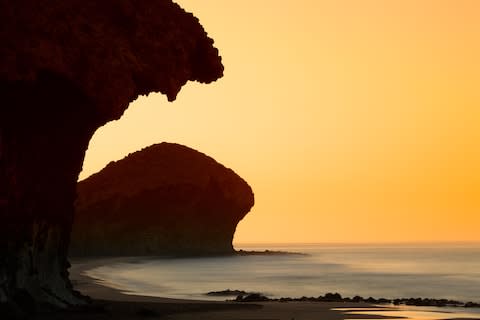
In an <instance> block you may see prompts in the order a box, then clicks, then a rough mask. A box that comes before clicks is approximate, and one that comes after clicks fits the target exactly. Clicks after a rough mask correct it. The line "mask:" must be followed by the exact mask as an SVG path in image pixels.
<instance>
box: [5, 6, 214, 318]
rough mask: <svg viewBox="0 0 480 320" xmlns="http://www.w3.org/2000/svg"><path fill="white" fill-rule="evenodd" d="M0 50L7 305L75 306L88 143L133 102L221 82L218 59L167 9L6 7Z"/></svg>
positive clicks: (199, 32)
mask: <svg viewBox="0 0 480 320" xmlns="http://www.w3.org/2000/svg"><path fill="white" fill-rule="evenodd" d="M0 43H1V46H0V96H1V97H2V100H1V107H0V303H6V304H7V305H8V306H10V307H11V309H16V310H19V309H25V308H26V307H28V308H30V309H33V308H35V307H36V306H39V305H44V304H46V305H50V306H57V307H61V308H64V307H67V306H70V305H80V304H83V303H85V300H84V299H83V298H82V297H80V296H79V295H78V294H76V293H75V292H73V291H72V289H71V285H70V281H69V280H68V271H67V269H68V261H67V249H68V245H69V237H70V231H71V225H72V220H73V203H74V200H75V195H76V184H77V177H78V174H79V172H80V171H81V167H82V162H83V158H84V153H85V150H86V148H87V146H88V142H89V140H90V138H91V136H92V135H93V133H94V132H95V130H96V129H97V128H98V127H100V126H102V125H104V124H105V123H107V122H108V121H111V120H114V119H118V118H119V117H120V116H121V115H122V113H123V112H124V110H125V109H126V108H127V106H128V104H129V103H130V102H131V101H132V100H134V99H135V98H136V97H137V96H138V95H142V94H148V93H149V92H153V91H155V92H161V93H163V94H166V95H167V96H168V99H169V100H173V99H174V98H175V96H176V94H177V93H178V92H179V90H180V88H181V87H182V85H184V84H185V83H186V82H187V81H189V80H192V81H199V82H203V83H208V82H211V81H214V80H216V79H217V78H219V77H221V76H222V72H223V66H222V64H221V59H220V57H219V56H218V51H217V49H215V48H214V47H213V40H212V39H210V38H209V37H208V36H207V34H206V33H205V31H204V30H203V28H202V26H201V25H200V23H199V22H198V20H197V19H196V18H195V17H194V16H193V15H192V14H189V13H186V12H185V11H184V10H183V9H181V8H180V7H179V6H178V5H176V4H174V3H173V2H171V1H170V0H150V1H133V0H102V1H83V0H69V1H64V0H50V1H35V0H16V1H10V0H0ZM10 307H9V308H10Z"/></svg>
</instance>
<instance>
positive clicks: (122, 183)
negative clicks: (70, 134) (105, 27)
mask: <svg viewBox="0 0 480 320" xmlns="http://www.w3.org/2000/svg"><path fill="white" fill-rule="evenodd" d="M253 202H254V199H253V193H252V189H251V188H250V186H249V185H248V184H247V183H246V182H245V181H244V180H243V179H242V178H240V177H239V176H238V175H237V174H235V173H234V172H233V171H232V170H231V169H227V168H225V167H224V166H223V165H221V164H219V163H218V162H216V161H215V160H214V159H212V158H210V157H208V156H206V155H205V154H203V153H200V152H198V151H195V150H193V149H190V148H188V147H185V146H182V145H179V144H172V143H160V144H156V145H153V146H150V147H147V148H145V149H143V150H141V151H137V152H135V153H132V154H130V155H128V156H127V157H125V158H124V159H122V160H120V161H117V162H111V163H110V164H108V165H107V166H106V167H105V168H104V169H103V170H101V171H100V172H98V173H96V174H94V175H92V176H90V177H89V178H88V179H86V180H84V181H81V182H79V184H78V199H77V203H76V213H75V222H74V228H73V233H72V242H71V247H70V253H71V254H72V255H76V256H92V255H94V256H105V255H107V256H108V255H129V256H131V255H137V256H138V255H212V254H231V253H234V250H233V247H232V238H233V234H234V232H235V228H236V226H237V224H238V222H239V221H240V220H241V219H242V218H243V217H244V216H245V215H246V214H247V213H248V211H249V210H250V208H251V207H252V206H253Z"/></svg>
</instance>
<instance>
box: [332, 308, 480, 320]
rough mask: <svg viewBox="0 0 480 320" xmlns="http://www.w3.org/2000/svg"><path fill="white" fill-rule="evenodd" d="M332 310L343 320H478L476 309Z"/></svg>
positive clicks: (479, 318)
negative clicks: (383, 318)
mask: <svg viewBox="0 0 480 320" xmlns="http://www.w3.org/2000/svg"><path fill="white" fill-rule="evenodd" d="M334 310H338V311H342V312H344V313H345V319H350V320H366V319H372V318H375V319H377V318H379V317H385V318H389V319H411V320H447V319H478V320H480V309H478V308H471V309H470V308H469V309H466V308H453V307H452V308H437V307H414V306H398V307H397V306H395V307H389V308H378V309H365V308H337V309H334Z"/></svg>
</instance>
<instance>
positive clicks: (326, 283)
mask: <svg viewBox="0 0 480 320" xmlns="http://www.w3.org/2000/svg"><path fill="white" fill-rule="evenodd" d="M236 247H237V249H245V250H264V249H270V250H284V251H290V252H302V253H306V254H308V255H278V256H234V257H212V258H179V259H151V258H145V259H138V258H136V259H135V260H133V259H129V260H126V261H125V262H122V263H115V264H112V265H106V266H102V267H99V268H96V269H92V270H88V271H87V272H86V274H87V275H89V276H91V277H94V278H96V279H99V280H98V281H99V282H101V283H103V284H105V285H107V286H111V287H114V288H117V289H120V290H122V291H123V292H126V293H129V294H138V295H147V296H161V297H172V298H187V299H209V300H224V299H225V297H209V296H206V295H205V293H207V292H210V291H219V290H225V289H232V290H233V289H238V290H245V291H253V292H261V293H264V294H265V295H267V296H269V297H301V296H318V295H323V294H325V293H327V292H339V293H340V294H342V295H343V296H350V297H352V296H355V295H361V296H364V297H369V296H373V297H376V298H379V297H386V298H401V297H429V298H447V299H456V300H460V301H475V302H480V244H468V245H465V244H463V245H454V244H444V245H408V246H406V245H403V246H399V245H355V246H353V245H319V244H316V245H294V246H292V245H290V246H286V245H268V246H265V245H256V246H254V245H250V246H247V245H237V246H236Z"/></svg>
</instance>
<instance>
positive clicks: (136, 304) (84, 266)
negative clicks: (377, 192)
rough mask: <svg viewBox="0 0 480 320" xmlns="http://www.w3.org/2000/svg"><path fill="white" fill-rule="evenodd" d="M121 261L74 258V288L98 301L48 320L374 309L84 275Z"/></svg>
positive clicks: (336, 316)
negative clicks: (117, 284) (220, 296)
mask: <svg viewBox="0 0 480 320" xmlns="http://www.w3.org/2000/svg"><path fill="white" fill-rule="evenodd" d="M122 261H125V258H102V259H73V260H72V268H71V269H70V278H71V279H72V282H73V284H74V287H75V289H76V290H78V291H80V292H82V293H83V294H86V295H88V296H90V297H91V298H92V299H94V301H95V302H94V304H93V305H92V307H91V308H89V310H84V311H81V312H68V314H65V313H63V314H56V315H49V317H46V318H45V319H65V318H67V317H68V319H172V320H173V319H178V320H187V319H188V320H189V319H196V320H202V319H211V320H217V319H226V320H234V319H235V320H260V319H261V320H270V319H282V320H283V319H285V320H292V319H295V320H313V319H315V320H317V319H325V320H343V319H345V318H346V315H345V314H344V312H342V311H339V310H332V309H333V308H366V309H371V308H375V307H372V306H371V305H368V304H359V303H330V302H284V303H282V302H261V303H235V302H226V301H225V302H222V301H219V302H212V301H202V300H181V299H170V298H159V297H148V296H137V295H129V294H124V293H122V292H120V291H119V290H116V289H113V288H109V287H107V286H104V285H101V284H99V283H98V282H97V281H95V279H92V278H90V277H88V276H86V275H85V274H84V271H86V270H89V269H93V268H95V267H99V266H102V265H105V264H111V263H115V262H122ZM362 318H364V319H365V318H369V316H366V315H365V316H362ZM372 318H377V317H375V316H373V317H372ZM38 319H43V317H42V318H38Z"/></svg>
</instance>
